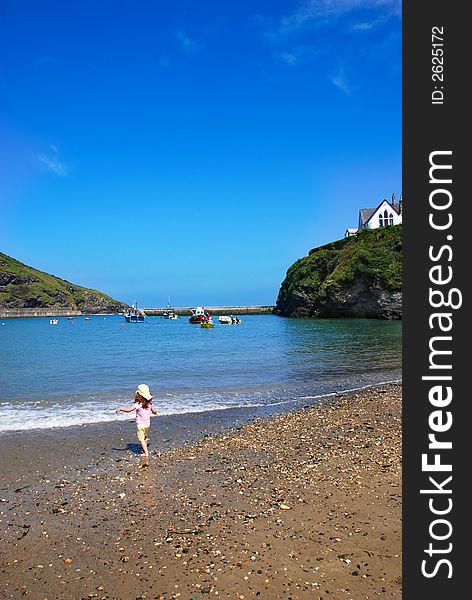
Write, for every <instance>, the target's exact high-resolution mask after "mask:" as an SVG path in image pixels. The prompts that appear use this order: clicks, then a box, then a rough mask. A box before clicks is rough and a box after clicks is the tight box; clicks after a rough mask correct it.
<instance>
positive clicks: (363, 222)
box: [344, 194, 402, 237]
mask: <svg viewBox="0 0 472 600" xmlns="http://www.w3.org/2000/svg"><path fill="white" fill-rule="evenodd" d="M401 222H402V197H401V196H400V200H399V201H398V202H397V201H396V198H395V194H392V200H391V202H389V201H388V200H387V199H384V200H382V202H381V203H380V204H379V205H378V206H377V208H361V209H360V210H359V223H358V226H357V228H356V227H348V228H347V229H346V233H345V234H344V236H345V237H350V236H351V235H356V233H357V232H358V231H359V230H360V229H377V228H378V227H388V226H389V225H399V224H400V223H401Z"/></svg>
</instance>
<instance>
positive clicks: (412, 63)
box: [403, 0, 472, 600]
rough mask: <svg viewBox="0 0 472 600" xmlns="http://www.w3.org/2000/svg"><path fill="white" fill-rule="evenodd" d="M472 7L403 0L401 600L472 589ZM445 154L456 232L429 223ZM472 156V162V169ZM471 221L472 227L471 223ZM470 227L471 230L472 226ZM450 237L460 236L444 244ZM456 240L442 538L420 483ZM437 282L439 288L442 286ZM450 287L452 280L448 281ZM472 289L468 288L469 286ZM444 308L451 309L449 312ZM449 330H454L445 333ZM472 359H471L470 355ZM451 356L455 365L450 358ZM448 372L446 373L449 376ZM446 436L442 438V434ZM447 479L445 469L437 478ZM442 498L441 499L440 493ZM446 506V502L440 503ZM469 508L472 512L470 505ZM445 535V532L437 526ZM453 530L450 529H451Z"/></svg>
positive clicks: (458, 594)
mask: <svg viewBox="0 0 472 600" xmlns="http://www.w3.org/2000/svg"><path fill="white" fill-rule="evenodd" d="M467 8H468V5H467V3H462V2H458V1H456V2H453V1H452V2H451V1H449V2H445V1H443V2H440V1H438V0H429V1H428V2H421V1H420V0H410V1H408V2H404V3H403V194H404V203H403V207H404V213H403V214H404V220H403V223H404V226H403V227H404V311H403V315H404V336H403V340H404V342H403V343H404V353H403V393H404V396H403V457H404V469H403V481H404V496H403V497H404V504H403V582H404V589H403V598H404V599H405V600H420V599H423V598H427V599H428V600H436V599H438V600H439V599H441V600H446V599H449V598H462V597H468V596H469V595H470V591H469V590H470V584H469V582H468V581H467V580H466V575H467V574H468V571H472V566H469V563H470V549H469V548H468V546H469V544H468V537H469V535H472V533H471V532H472V527H471V526H470V518H469V517H468V514H467V512H466V511H467V509H468V508H469V507H472V503H471V501H470V496H469V495H468V491H467V489H466V487H467V482H468V479H469V476H468V474H469V473H472V469H471V467H470V465H469V461H470V459H469V456H470V455H471V449H470V444H469V443H468V442H469V440H470V441H471V442H472V430H471V420H470V409H469V404H470V403H471V402H472V398H471V392H470V388H469V385H468V383H469V381H468V378H467V373H468V372H470V374H471V376H472V343H470V341H469V340H472V337H471V335H470V334H471V333H472V327H471V325H470V322H469V318H468V307H469V305H470V302H469V301H468V296H467V294H466V286H467V283H468V279H469V273H470V274H472V268H471V263H470V260H471V259H472V252H471V247H472V219H470V218H469V214H470V208H471V207H470V205H471V203H472V198H471V195H472V194H471V192H470V191H469V190H467V189H466V182H467V179H468V176H469V173H470V174H471V175H472V151H471V150H470V149H468V148H467V144H468V140H469V137H470V129H471V127H470V122H471V116H472V102H470V100H469V98H468V92H467V88H468V87H469V79H470V73H471V70H472V69H471V62H470V59H471V54H472V53H471V51H470V44H471V40H472V34H471V27H472V25H470V21H468V18H467V17H466V9H467ZM433 27H443V28H444V35H443V38H444V46H443V49H444V81H443V82H433V79H432V73H433V71H432V28H433ZM434 85H437V86H438V89H440V88H439V86H440V85H443V91H444V103H443V104H432V92H433V90H434ZM440 150H451V151H452V159H451V162H452V179H453V183H452V185H451V186H448V189H449V190H450V191H451V192H452V194H453V204H452V207H451V213H452V216H453V224H452V227H451V230H450V231H447V232H440V231H434V230H433V229H432V228H431V227H430V226H429V221H428V219H429V213H430V207H429V195H430V193H431V191H432V190H433V187H434V186H433V185H431V184H430V183H429V166H430V165H429V156H430V153H431V152H434V151H440ZM469 157H470V160H471V164H470V165H469V164H468V163H469ZM469 223H470V224H469ZM467 229H468V230H469V231H467ZM447 234H451V235H452V236H453V239H452V240H450V241H449V240H447V241H446V239H445V238H446V235H447ZM446 243H450V245H451V247H452V249H453V258H452V261H451V262H450V263H447V262H446V261H443V264H445V265H447V264H450V265H451V266H452V269H453V280H452V282H451V284H450V285H449V287H451V286H453V287H456V288H459V289H460V290H461V291H462V294H463V304H462V307H461V308H460V309H457V310H451V311H450V312H451V313H453V314H452V317H453V322H454V325H453V329H452V331H451V333H450V335H452V337H453V341H452V350H453V355H452V364H453V368H452V371H451V374H452V377H453V380H452V384H451V385H452V388H453V400H452V403H451V405H450V407H449V409H444V410H451V411H452V415H453V425H452V428H451V430H449V431H448V432H447V433H444V434H441V435H442V436H443V439H450V440H452V443H453V447H452V450H448V451H447V453H448V454H446V451H444V452H443V453H442V454H443V456H442V458H443V460H446V457H448V458H449V459H450V460H452V466H453V470H452V473H450V474H451V475H452V476H453V479H452V485H451V486H450V487H452V494H451V495H450V496H442V498H443V499H444V498H446V497H451V498H452V501H453V508H452V510H451V512H450V513H449V514H448V515H447V516H446V517H445V518H448V519H449V520H450V522H451V525H452V527H453V532H452V535H451V537H450V539H448V540H445V541H444V542H438V541H435V540H432V539H431V538H430V534H429V526H430V523H431V522H432V521H433V520H434V519H435V518H439V517H435V516H434V515H432V514H431V512H430V510H429V507H428V500H429V498H428V496H425V495H421V494H420V489H424V488H428V487H429V488H431V487H432V486H431V485H428V475H434V474H433V473H430V474H427V473H423V472H422V469H421V455H422V453H424V452H427V451H428V448H427V446H428V433H429V432H430V429H429V425H428V416H429V414H430V412H431V411H432V410H434V408H433V407H432V406H431V404H430V403H429V401H428V390H429V389H430V387H431V385H432V383H431V382H429V381H422V376H423V375H426V374H428V365H429V347H428V342H429V340H430V338H431V336H432V335H434V333H433V332H432V330H431V329H430V326H429V323H428V318H429V315H430V314H431V313H432V312H435V309H432V308H431V307H430V305H429V301H428V294H429V288H430V285H431V284H430V281H429V269H430V267H431V266H432V263H431V261H430V259H429V257H428V252H429V247H430V246H434V247H435V248H439V247H441V245H443V244H446ZM436 287H437V286H436ZM446 287H447V286H446ZM469 287H470V286H469ZM442 310H446V309H442ZM444 335H447V334H444ZM469 356H470V357H471V358H469ZM449 362H451V361H450V360H449ZM443 374H444V373H443ZM438 437H439V436H438ZM441 475H442V476H443V477H442V479H444V473H443V474H441V473H439V476H438V479H441ZM437 497H438V496H437ZM438 502H439V500H438ZM469 510H470V509H469ZM438 531H439V530H438ZM444 531H445V530H444ZM430 542H433V545H434V546H436V547H437V548H443V549H445V548H446V547H447V545H448V543H449V542H450V543H452V550H451V552H450V553H447V554H435V555H433V558H430V557H428V555H427V554H425V552H424V551H425V549H427V548H428V546H429V543H430ZM440 558H446V559H448V560H450V561H451V564H452V569H453V570H452V578H448V574H449V569H448V568H447V567H446V566H445V565H443V566H442V567H440V568H439V570H438V573H437V575H436V576H434V577H432V578H426V577H425V576H424V575H423V574H422V572H421V564H422V561H423V560H424V559H428V561H429V562H428V565H429V567H428V568H429V569H430V570H432V566H434V564H435V561H436V562H437V561H438V560H440Z"/></svg>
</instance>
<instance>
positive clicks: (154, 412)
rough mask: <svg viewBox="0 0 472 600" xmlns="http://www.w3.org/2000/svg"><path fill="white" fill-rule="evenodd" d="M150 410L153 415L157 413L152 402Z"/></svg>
mask: <svg viewBox="0 0 472 600" xmlns="http://www.w3.org/2000/svg"><path fill="white" fill-rule="evenodd" d="M151 410H152V414H153V415H157V410H156V409H155V408H154V406H153V405H152V404H151Z"/></svg>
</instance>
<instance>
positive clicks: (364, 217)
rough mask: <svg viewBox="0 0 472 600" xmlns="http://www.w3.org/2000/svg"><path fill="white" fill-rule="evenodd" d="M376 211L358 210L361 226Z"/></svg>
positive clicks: (369, 209)
mask: <svg viewBox="0 0 472 600" xmlns="http://www.w3.org/2000/svg"><path fill="white" fill-rule="evenodd" d="M376 210H377V209H376V208H361V209H359V217H360V219H361V225H365V224H366V223H367V221H368V220H369V219H370V218H371V216H372V215H373V214H374V212H375V211H376Z"/></svg>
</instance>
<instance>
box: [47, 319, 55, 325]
mask: <svg viewBox="0 0 472 600" xmlns="http://www.w3.org/2000/svg"><path fill="white" fill-rule="evenodd" d="M49 325H57V319H50V320H49Z"/></svg>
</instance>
